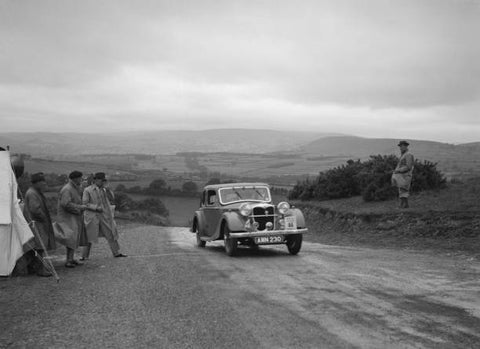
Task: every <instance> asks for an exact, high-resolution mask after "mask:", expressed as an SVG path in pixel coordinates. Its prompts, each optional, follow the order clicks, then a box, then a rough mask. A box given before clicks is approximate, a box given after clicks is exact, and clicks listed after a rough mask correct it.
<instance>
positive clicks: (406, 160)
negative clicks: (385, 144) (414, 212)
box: [392, 141, 415, 208]
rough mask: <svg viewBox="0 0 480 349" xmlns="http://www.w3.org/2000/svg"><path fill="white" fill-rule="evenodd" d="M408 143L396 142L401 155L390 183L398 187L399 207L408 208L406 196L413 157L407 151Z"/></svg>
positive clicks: (410, 178)
mask: <svg viewBox="0 0 480 349" xmlns="http://www.w3.org/2000/svg"><path fill="white" fill-rule="evenodd" d="M409 145H410V144H409V143H408V142H407V141H400V143H398V146H399V147H400V153H401V156H400V160H399V161H398V164H397V167H396V168H395V170H394V171H393V175H392V184H393V185H394V186H396V187H397V188H398V197H399V199H400V208H408V198H409V196H410V186H411V184H412V175H413V165H414V162H415V159H414V157H413V155H412V154H411V153H410V152H409V151H408V146H409Z"/></svg>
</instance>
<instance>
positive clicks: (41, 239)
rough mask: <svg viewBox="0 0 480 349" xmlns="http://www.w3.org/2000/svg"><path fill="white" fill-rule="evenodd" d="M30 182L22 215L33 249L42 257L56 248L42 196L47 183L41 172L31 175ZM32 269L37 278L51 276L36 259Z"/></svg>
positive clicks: (50, 221)
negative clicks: (29, 228)
mask: <svg viewBox="0 0 480 349" xmlns="http://www.w3.org/2000/svg"><path fill="white" fill-rule="evenodd" d="M31 182H32V186H31V187H30V188H28V190H27V193H26V194H25V201H24V203H25V205H24V209H23V214H24V216H25V219H26V220H27V222H28V223H29V224H30V226H31V227H32V230H33V231H34V236H35V242H34V247H33V248H34V250H35V251H36V252H37V253H38V255H39V256H40V257H43V256H44V255H45V252H46V251H50V250H55V248H56V244H55V234H54V232H53V226H52V219H51V218H50V213H49V212H48V208H47V200H46V198H45V196H44V195H43V192H44V191H45V189H46V188H47V183H46V181H45V176H44V174H43V173H42V172H39V173H35V174H33V175H32V176H31ZM33 268H34V269H35V271H36V273H37V275H39V276H52V273H51V272H50V271H48V270H47V269H46V268H45V266H44V265H43V264H42V263H40V262H39V260H38V259H34V263H33Z"/></svg>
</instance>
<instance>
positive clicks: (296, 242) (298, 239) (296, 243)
mask: <svg viewBox="0 0 480 349" xmlns="http://www.w3.org/2000/svg"><path fill="white" fill-rule="evenodd" d="M302 239H303V235H302V234H295V235H290V236H288V237H287V248H288V252H290V254H292V255H296V254H297V253H298V252H300V249H301V248H302Z"/></svg>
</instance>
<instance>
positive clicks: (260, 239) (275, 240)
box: [255, 236, 283, 245]
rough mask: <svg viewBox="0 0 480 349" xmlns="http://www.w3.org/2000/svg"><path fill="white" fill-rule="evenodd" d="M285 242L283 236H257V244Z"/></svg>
mask: <svg viewBox="0 0 480 349" xmlns="http://www.w3.org/2000/svg"><path fill="white" fill-rule="evenodd" d="M282 242H283V236H259V237H256V238H255V243H256V244H257V245H266V244H280V243H282Z"/></svg>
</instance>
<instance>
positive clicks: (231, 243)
mask: <svg viewBox="0 0 480 349" xmlns="http://www.w3.org/2000/svg"><path fill="white" fill-rule="evenodd" d="M223 241H224V243H225V252H226V253H227V255H229V256H230V257H232V256H235V254H236V253H237V246H238V241H237V239H235V238H232V237H231V236H230V229H228V227H227V225H226V224H225V226H224V227H223Z"/></svg>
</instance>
